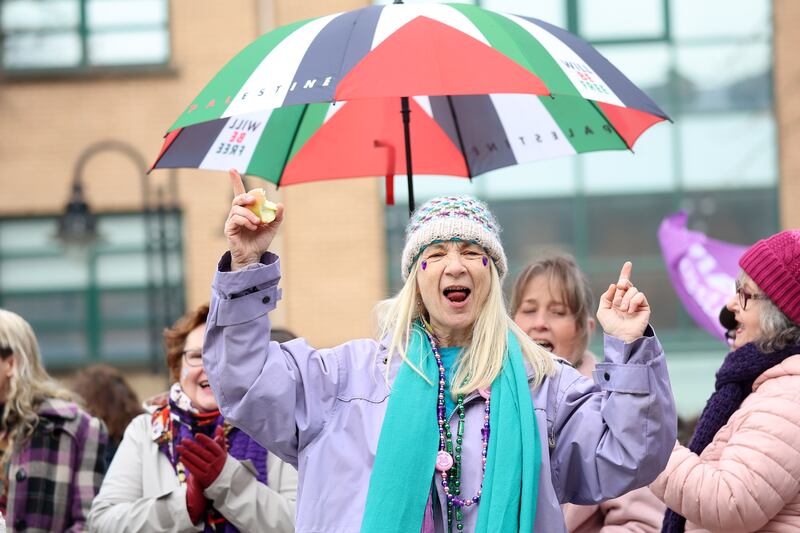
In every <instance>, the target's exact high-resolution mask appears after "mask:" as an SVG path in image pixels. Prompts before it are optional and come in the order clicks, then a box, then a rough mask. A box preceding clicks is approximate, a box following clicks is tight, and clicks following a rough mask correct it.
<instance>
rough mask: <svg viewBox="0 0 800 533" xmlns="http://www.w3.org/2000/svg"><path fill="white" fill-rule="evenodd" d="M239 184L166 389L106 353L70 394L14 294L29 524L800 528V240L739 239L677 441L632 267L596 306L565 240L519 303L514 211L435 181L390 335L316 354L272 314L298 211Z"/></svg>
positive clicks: (15, 507)
mask: <svg viewBox="0 0 800 533" xmlns="http://www.w3.org/2000/svg"><path fill="white" fill-rule="evenodd" d="M231 178H232V183H233V189H234V200H233V202H232V206H231V209H230V213H229V216H228V218H227V220H226V223H225V235H226V237H227V240H228V247H229V250H228V252H226V253H225V254H224V255H223V257H222V259H221V261H220V262H219V265H218V270H217V272H216V274H215V277H214V280H213V286H212V291H211V300H210V305H208V306H206V305H204V306H200V307H199V308H196V309H192V310H191V311H190V312H188V313H187V314H186V315H185V316H183V317H182V318H181V319H180V320H178V321H177V322H176V323H175V324H174V325H173V326H172V327H171V328H169V329H168V330H166V331H165V333H164V341H165V352H166V364H167V369H168V371H169V377H170V382H171V383H172V385H171V386H170V387H169V389H168V390H167V391H166V392H164V393H163V394H160V395H158V396H156V397H153V398H150V399H148V400H146V401H145V402H144V403H143V404H142V403H140V402H139V401H138V399H137V398H136V395H135V393H133V391H132V390H131V389H130V387H129V386H128V385H127V384H126V383H125V380H124V379H123V377H122V375H121V374H120V373H119V372H118V371H117V370H115V369H113V368H111V367H108V366H102V365H101V366H97V367H92V368H89V369H86V370H84V371H82V372H81V373H79V374H78V375H77V376H76V377H75V378H74V379H73V380H72V388H71V389H70V388H66V387H64V386H62V385H60V384H59V383H58V382H57V381H56V380H54V379H52V378H51V377H50V376H49V375H48V374H47V372H46V371H45V370H44V367H43V364H42V359H41V354H40V351H39V347H38V343H37V340H36V337H35V335H34V332H33V329H32V328H31V327H30V325H29V324H28V323H27V322H26V321H25V320H24V319H23V318H21V317H20V316H18V315H17V314H15V313H12V312H10V311H6V310H0V400H1V401H2V415H1V416H0V450H1V453H2V459H1V460H2V465H1V466H2V468H0V476H2V493H1V494H0V511H2V515H3V516H4V517H5V521H6V524H7V526H8V527H10V528H13V530H14V531H37V532H38V531H98V532H117V531H153V532H159V531H169V532H183V531H207V532H212V531H213V532H223V531H224V532H235V531H252V532H268V533H279V532H291V531H298V532H304V533H311V532H330V533H350V532H354V533H355V532H365V533H372V532H382V533H383V532H389V533H391V532H398V533H400V532H402V533H408V532H413V533H416V532H420V533H434V532H437V533H443V532H461V531H476V532H482V533H483V532H517V531H526V532H546V533H550V532H560V531H563V532H566V531H568V532H570V533H590V532H603V533H612V532H640V533H641V532H658V531H663V532H669V533H672V532H683V531H725V532H731V533H733V532H739V531H773V532H783V531H786V532H788V531H798V530H800V231H783V232H781V233H778V234H776V235H773V236H771V237H769V238H767V239H764V240H762V241H759V242H758V243H756V244H755V245H753V246H752V247H751V248H749V249H748V250H747V252H745V254H744V255H743V256H742V258H741V260H740V266H741V268H742V271H741V274H740V276H739V278H738V280H737V284H736V287H735V294H732V296H731V298H730V301H729V302H728V303H727V305H726V308H727V310H728V311H729V313H731V314H732V316H733V319H735V321H734V322H735V323H732V324H733V327H732V331H731V339H732V350H731V351H730V353H728V355H727V356H726V357H725V359H724V362H723V363H722V366H721V367H720V368H719V370H718V372H717V374H716V383H715V390H714V392H713V394H712V395H711V397H710V398H709V400H708V402H707V404H706V406H705V408H704V409H703V411H702V414H701V415H700V417H699V419H698V420H697V421H696V426H695V427H694V429H693V431H692V432H690V433H689V434H688V437H689V438H688V442H687V441H686V440H682V441H680V442H679V441H678V440H676V438H677V436H678V433H677V431H678V418H677V414H676V408H675V402H674V399H673V394H672V390H671V387H670V382H669V376H668V373H667V363H666V358H665V355H664V351H663V349H662V346H661V344H660V342H659V340H658V338H657V336H656V334H655V331H654V330H653V328H652V327H651V325H650V317H651V308H650V303H649V301H648V299H647V296H646V295H645V294H644V292H642V291H641V290H639V289H638V288H637V287H636V285H635V284H634V282H633V275H632V272H633V265H632V264H631V263H629V262H626V263H625V264H623V265H622V266H621V270H620V275H619V277H618V278H617V279H614V280H609V286H608V289H607V290H606V291H605V292H603V293H602V294H600V295H599V296H598V297H597V301H596V302H595V298H594V297H593V295H592V291H591V289H590V287H589V284H588V282H587V279H586V277H585V275H584V274H583V273H582V272H581V270H580V269H579V267H578V265H577V264H576V262H575V260H574V259H573V258H572V257H570V256H569V255H566V254H564V253H551V254H547V255H543V256H540V257H537V258H535V259H534V260H533V262H531V263H530V264H529V265H527V266H526V267H525V268H523V269H522V270H521V272H520V273H519V274H518V275H517V277H516V280H515V281H514V283H513V284H512V285H511V286H512V287H513V288H512V291H511V298H510V306H509V307H506V305H505V300H504V296H503V289H502V287H503V282H504V280H505V278H506V276H507V274H508V261H507V258H506V253H505V250H504V248H503V243H502V241H501V239H500V228H499V226H498V224H497V221H496V219H495V217H494V216H493V215H492V213H491V212H490V211H489V209H488V207H487V206H486V205H485V204H484V203H482V202H479V201H477V200H475V199H472V198H469V197H441V198H435V199H433V200H431V201H429V202H427V203H426V204H424V205H423V206H421V207H420V208H419V209H417V210H416V211H415V213H414V214H413V216H412V217H411V219H410V220H409V223H408V226H407V229H406V240H405V246H404V249H403V252H402V257H401V258H400V259H401V261H400V268H401V272H402V277H403V286H402V288H401V289H400V291H399V292H398V293H397V294H396V295H395V296H394V297H392V298H390V299H388V300H386V301H383V302H380V303H379V305H378V308H377V309H378V311H379V315H380V318H381V320H380V331H379V332H377V333H376V335H375V337H374V338H372V339H356V340H352V341H348V342H345V343H343V344H341V345H339V346H336V347H333V348H316V347H313V346H311V345H310V344H309V343H308V342H307V341H306V340H305V339H302V338H295V336H294V335H293V334H291V333H290V332H287V331H279V330H278V329H275V328H273V327H272V324H271V320H270V314H271V312H272V311H273V310H274V309H275V307H276V306H277V305H278V301H279V299H280V295H281V294H280V291H279V289H278V284H279V281H280V277H281V269H280V261H279V259H278V257H277V256H276V255H275V254H274V253H273V252H272V251H271V244H272V241H273V239H274V237H275V236H276V234H277V232H278V230H279V227H280V225H281V223H282V221H283V218H284V210H283V206H282V205H280V204H279V205H278V208H277V216H276V218H275V220H274V221H272V222H269V223H263V222H262V221H261V219H260V217H258V216H257V215H255V214H254V213H253V212H252V211H251V210H250V209H248V206H249V205H251V204H252V203H253V201H254V199H253V198H252V196H250V195H248V194H247V193H246V192H245V190H244V186H243V184H242V181H241V178H240V177H239V176H238V174H236V173H235V172H232V173H231ZM729 321H730V319H729ZM598 328H599V329H601V330H602V335H603V354H602V355H599V352H598V354H597V355H596V354H594V353H592V352H591V351H589V344H590V339H591V337H592V335H595V334H600V332H599V331H597V330H598ZM78 393H80V395H79V394H78ZM683 427H687V426H686V425H684V426H683ZM681 442H683V443H684V444H681Z"/></svg>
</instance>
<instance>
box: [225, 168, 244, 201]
mask: <svg viewBox="0 0 800 533" xmlns="http://www.w3.org/2000/svg"><path fill="white" fill-rule="evenodd" d="M228 173H229V174H230V177H231V185H233V195H234V196H239V195H240V194H244V193H246V192H247V191H245V189H244V182H243V181H242V176H241V175H240V174H239V171H238V170H236V169H235V168H232V169H230V171H228Z"/></svg>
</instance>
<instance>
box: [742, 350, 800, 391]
mask: <svg viewBox="0 0 800 533" xmlns="http://www.w3.org/2000/svg"><path fill="white" fill-rule="evenodd" d="M783 376H800V354H798V355H793V356H791V357H788V358H787V359H785V360H783V361H782V362H780V363H778V364H777V365H775V366H773V367H772V368H770V369H769V370H767V371H765V372H764V373H763V374H761V375H760V376H758V377H757V378H756V380H755V381H754V382H753V391H756V390H757V389H758V388H759V387H760V386H761V385H763V384H764V383H766V382H767V381H769V380H770V379H775V378H780V377H783Z"/></svg>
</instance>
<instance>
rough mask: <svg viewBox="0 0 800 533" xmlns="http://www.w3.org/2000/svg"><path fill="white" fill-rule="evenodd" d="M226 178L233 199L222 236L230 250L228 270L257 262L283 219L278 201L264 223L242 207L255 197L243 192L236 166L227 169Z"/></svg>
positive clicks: (249, 203)
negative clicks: (270, 218)
mask: <svg viewBox="0 0 800 533" xmlns="http://www.w3.org/2000/svg"><path fill="white" fill-rule="evenodd" d="M230 177H231V185H232V186H233V201H232V202H231V210H230V212H229V213H228V219H227V220H226V221H225V237H226V238H227V239H228V249H229V250H230V251H231V270H234V271H235V270H239V269H241V268H244V267H246V266H247V265H250V264H252V263H258V261H259V259H260V258H261V255H262V254H263V253H264V252H266V251H267V250H268V249H269V246H270V244H272V240H273V239H274V238H275V235H276V234H277V232H278V228H279V227H280V225H281V222H283V204H278V209H277V213H276V216H275V220H273V221H272V222H270V223H267V224H265V223H263V222H261V218H260V217H259V216H258V215H256V214H255V213H253V212H252V211H250V210H249V209H248V208H247V207H246V206H248V205H252V204H253V203H254V202H255V201H256V199H255V198H254V197H253V196H252V195H249V194H247V193H246V192H245V189H244V183H243V182H242V176H240V175H239V172H237V171H236V169H231V170H230Z"/></svg>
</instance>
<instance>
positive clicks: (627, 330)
mask: <svg viewBox="0 0 800 533" xmlns="http://www.w3.org/2000/svg"><path fill="white" fill-rule="evenodd" d="M632 270H633V264H632V263H631V262H630V261H626V262H625V264H624V265H622V270H621V271H620V273H619V280H618V281H617V282H616V283H612V284H611V285H609V286H608V290H607V291H606V292H605V293H603V295H602V296H601V297H600V305H599V307H598V309H597V320H598V321H599V322H600V325H601V326H602V328H603V330H604V331H605V332H606V333H608V334H609V335H612V336H614V337H617V338H620V339H622V340H623V341H625V342H632V341H634V340H636V339H638V338H639V337H641V336H642V334H643V333H644V330H645V328H647V324H648V322H649V321H650V304H649V303H647V297H646V296H645V294H644V293H643V292H640V291H639V290H638V289H637V288H636V287H635V286H634V285H633V283H632V282H631V271H632Z"/></svg>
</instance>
